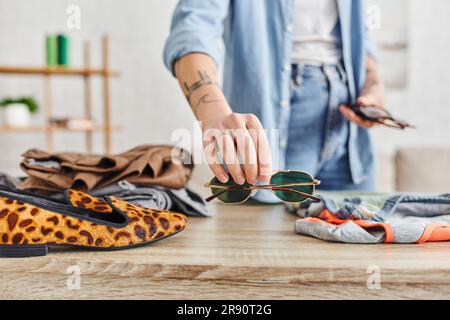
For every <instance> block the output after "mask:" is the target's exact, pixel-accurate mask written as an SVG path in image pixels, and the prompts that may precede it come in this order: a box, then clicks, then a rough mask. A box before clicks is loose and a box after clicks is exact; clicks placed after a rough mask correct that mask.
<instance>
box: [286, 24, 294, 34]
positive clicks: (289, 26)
mask: <svg viewBox="0 0 450 320" xmlns="http://www.w3.org/2000/svg"><path fill="white" fill-rule="evenodd" d="M286 31H287V32H292V31H294V25H293V24H288V25H287V26H286Z"/></svg>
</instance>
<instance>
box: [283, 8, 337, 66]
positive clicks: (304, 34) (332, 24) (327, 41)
mask: <svg viewBox="0 0 450 320" xmlns="http://www.w3.org/2000/svg"><path fill="white" fill-rule="evenodd" d="M295 10H296V12H295V14H296V18H295V23H294V32H293V36H294V38H293V47H292V62H293V63H304V64H323V63H325V64H337V63H338V62H339V60H340V59H341V50H340V44H339V37H338V34H337V24H338V21H339V13H338V8H337V0H295Z"/></svg>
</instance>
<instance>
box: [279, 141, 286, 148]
mask: <svg viewBox="0 0 450 320" xmlns="http://www.w3.org/2000/svg"><path fill="white" fill-rule="evenodd" d="M280 147H281V148H282V149H284V148H286V147H287V141H286V140H281V141H280Z"/></svg>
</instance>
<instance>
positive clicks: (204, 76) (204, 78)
mask: <svg viewBox="0 0 450 320" xmlns="http://www.w3.org/2000/svg"><path fill="white" fill-rule="evenodd" d="M198 75H199V76H200V80H198V81H196V82H194V83H193V84H191V85H188V84H187V82H186V81H184V82H183V86H184V88H185V90H186V92H187V94H186V99H187V100H188V101H189V102H190V100H191V95H192V93H194V91H196V90H198V89H200V88H201V87H204V86H208V85H216V83H215V82H214V81H212V79H211V78H210V77H209V75H208V73H207V72H206V71H198Z"/></svg>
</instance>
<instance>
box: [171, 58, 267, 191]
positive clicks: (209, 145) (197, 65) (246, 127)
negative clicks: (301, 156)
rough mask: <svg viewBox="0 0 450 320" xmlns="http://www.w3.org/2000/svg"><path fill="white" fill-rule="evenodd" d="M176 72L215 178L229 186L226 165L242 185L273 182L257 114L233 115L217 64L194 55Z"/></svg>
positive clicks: (179, 64) (236, 180) (265, 141)
mask: <svg viewBox="0 0 450 320" xmlns="http://www.w3.org/2000/svg"><path fill="white" fill-rule="evenodd" d="M174 71H175V74H176V76H177V78H178V80H179V82H180V85H181V88H182V90H183V93H184V95H185V96H186V99H187V100H188V102H189V104H190V105H191V108H192V111H193V112H194V115H195V116H196V118H197V120H198V121H199V122H200V125H201V127H202V130H203V147H204V153H205V158H206V160H207V162H208V165H209V167H210V168H211V170H212V171H213V173H214V175H215V176H216V177H217V178H218V179H219V180H220V181H221V182H223V183H225V182H227V181H228V177H229V175H228V173H227V172H226V171H225V167H224V165H225V166H226V168H227V169H228V171H229V173H230V174H231V177H232V178H233V180H234V181H235V182H236V183H238V184H243V183H244V182H245V181H247V182H248V183H250V184H255V183H256V180H257V179H259V180H261V181H269V179H270V176H271V175H272V156H271V152H270V145H269V142H268V140H267V137H266V134H265V131H264V130H263V127H262V125H261V122H260V121H259V119H258V118H257V117H256V116H255V115H253V114H239V113H233V111H232V110H231V108H230V105H229V104H228V102H227V100H226V98H225V96H224V94H223V92H222V90H221V88H220V86H219V85H218V82H219V79H218V76H217V68H216V65H215V63H214V61H213V60H212V59H211V58H210V57H209V56H207V55H205V54H202V53H192V54H188V55H186V56H184V57H182V58H180V59H179V60H178V61H177V62H176V63H175V65H174ZM221 160H223V161H221Z"/></svg>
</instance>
